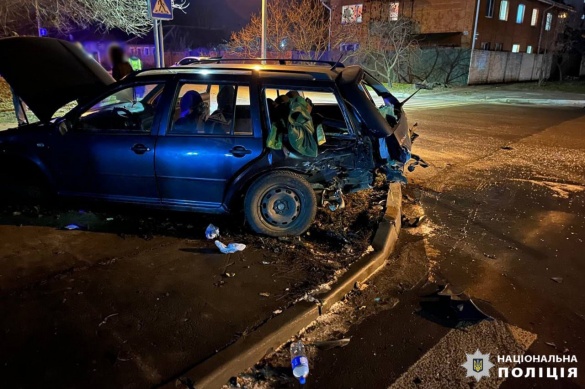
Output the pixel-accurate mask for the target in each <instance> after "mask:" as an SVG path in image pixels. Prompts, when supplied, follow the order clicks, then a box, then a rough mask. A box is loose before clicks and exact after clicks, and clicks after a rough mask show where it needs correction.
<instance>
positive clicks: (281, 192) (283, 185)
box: [244, 171, 317, 236]
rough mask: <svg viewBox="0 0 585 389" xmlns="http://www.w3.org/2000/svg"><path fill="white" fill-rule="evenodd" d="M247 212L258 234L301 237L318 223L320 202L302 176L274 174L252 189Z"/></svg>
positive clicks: (251, 224) (253, 228)
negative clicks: (316, 214) (318, 202)
mask: <svg viewBox="0 0 585 389" xmlns="http://www.w3.org/2000/svg"><path fill="white" fill-rule="evenodd" d="M244 212H245V214H246V220H247V221H248V224H249V225H250V227H251V228H252V230H253V231H254V232H257V233H260V234H264V235H269V236H286V235H300V234H302V233H303V232H305V231H306V230H307V229H308V228H309V227H310V226H311V224H312V223H313V220H315V213H316V212H317V199H316V197H315V192H314V191H313V188H311V185H310V184H309V183H308V182H307V180H305V179H304V178H303V177H301V176H300V175H298V174H296V173H293V172H288V171H280V172H274V173H270V174H267V175H265V176H262V177H260V178H259V179H258V180H256V181H255V182H254V183H253V184H252V185H251V186H250V188H249V189H248V192H247V193H246V198H245V201H244Z"/></svg>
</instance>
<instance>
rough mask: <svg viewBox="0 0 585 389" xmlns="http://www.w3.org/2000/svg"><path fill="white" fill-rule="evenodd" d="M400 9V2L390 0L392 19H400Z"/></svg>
mask: <svg viewBox="0 0 585 389" xmlns="http://www.w3.org/2000/svg"><path fill="white" fill-rule="evenodd" d="M399 9H400V3H399V2H397V1H391V2H390V20H391V21H396V20H398V11H399Z"/></svg>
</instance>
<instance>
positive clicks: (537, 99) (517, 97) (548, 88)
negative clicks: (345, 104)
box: [390, 81, 585, 107]
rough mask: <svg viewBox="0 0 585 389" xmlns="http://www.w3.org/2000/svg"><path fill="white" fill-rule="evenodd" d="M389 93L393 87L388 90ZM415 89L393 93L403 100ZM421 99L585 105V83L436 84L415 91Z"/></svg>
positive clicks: (401, 89) (402, 89)
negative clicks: (453, 85) (540, 84)
mask: <svg viewBox="0 0 585 389" xmlns="http://www.w3.org/2000/svg"><path fill="white" fill-rule="evenodd" d="M390 91H391V92H392V89H390ZM415 91H416V89H415V88H414V87H411V88H410V90H409V89H405V88H400V92H398V93H395V96H396V97H397V98H398V99H400V100H402V99H405V98H407V97H408V96H410V95H411V94H412V93H414V92H415ZM417 98H419V99H421V98H424V99H425V100H426V99H429V100H431V99H441V100H451V101H462V100H465V101H470V102H491V103H509V104H535V105H557V106H574V107H585V84H584V83H583V82H580V81H577V82H574V83H570V82H566V83H564V84H558V83H550V84H548V85H545V86H543V87H539V86H538V85H537V84H536V83H516V84H496V85H472V86H461V87H452V88H445V87H441V86H439V87H435V88H434V89H432V90H426V89H423V90H421V91H420V92H419V93H418V94H417Z"/></svg>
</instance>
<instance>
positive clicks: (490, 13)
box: [485, 0, 496, 18]
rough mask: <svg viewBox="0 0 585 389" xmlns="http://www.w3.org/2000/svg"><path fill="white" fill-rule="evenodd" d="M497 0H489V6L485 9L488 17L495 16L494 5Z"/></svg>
mask: <svg viewBox="0 0 585 389" xmlns="http://www.w3.org/2000/svg"><path fill="white" fill-rule="evenodd" d="M495 3H496V0H488V2H487V8H486V9H485V17H486V18H493V17H494V5H495Z"/></svg>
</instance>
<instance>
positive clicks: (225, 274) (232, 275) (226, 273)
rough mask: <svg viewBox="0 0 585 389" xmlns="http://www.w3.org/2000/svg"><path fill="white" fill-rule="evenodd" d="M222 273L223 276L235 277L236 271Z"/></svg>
mask: <svg viewBox="0 0 585 389" xmlns="http://www.w3.org/2000/svg"><path fill="white" fill-rule="evenodd" d="M222 275H223V276H224V277H227V278H233V277H235V276H236V273H228V272H225V273H223V274H222Z"/></svg>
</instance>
